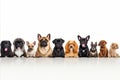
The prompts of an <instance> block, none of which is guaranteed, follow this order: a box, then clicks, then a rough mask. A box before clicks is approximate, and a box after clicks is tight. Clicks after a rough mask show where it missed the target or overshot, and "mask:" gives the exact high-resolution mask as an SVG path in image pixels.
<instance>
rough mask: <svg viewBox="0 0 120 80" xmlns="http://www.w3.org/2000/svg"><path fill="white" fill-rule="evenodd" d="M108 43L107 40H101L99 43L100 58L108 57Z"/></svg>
mask: <svg viewBox="0 0 120 80" xmlns="http://www.w3.org/2000/svg"><path fill="white" fill-rule="evenodd" d="M106 44H107V42H106V41H105V40H101V41H100V42H99V44H98V45H99V46H100V52H99V57H108V49H107V47H106Z"/></svg>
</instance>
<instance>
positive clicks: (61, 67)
mask: <svg viewBox="0 0 120 80" xmlns="http://www.w3.org/2000/svg"><path fill="white" fill-rule="evenodd" d="M0 15H1V16H0V24H1V25H0V41H2V40H10V41H11V42H13V40H14V39H15V38H17V37H21V38H23V39H24V40H25V41H27V40H28V41H37V34H38V33H40V34H41V35H43V36H46V35H47V34H48V33H51V46H52V47H53V46H54V45H53V44H52V40H53V39H55V38H63V39H65V43H66V42H67V41H68V40H76V41H77V43H79V42H78V40H77V35H78V34H79V35H81V36H82V37H86V36H87V35H90V41H89V44H88V45H90V42H91V41H94V42H95V41H97V42H99V41H100V40H102V39H105V40H106V41H107V42H108V44H107V47H108V48H109V46H110V44H111V43H112V42H116V43H118V44H120V36H119V34H120V29H119V27H120V1H119V0H99V1H98V0H59V1H58V0H1V3H0ZM64 45H65V44H64ZM12 47H13V46H12ZM36 47H37V46H36ZM26 49H27V48H26ZM98 50H99V47H98ZM118 52H120V50H118ZM0 61H1V64H0V80H8V79H9V80H16V79H17V80H26V79H27V80H33V79H34V80H40V79H43V80H49V79H50V80H51V79H53V80H56V79H57V80H68V79H69V80H73V79H75V80H80V79H83V80H87V79H93V80H96V79H97V80H103V79H109V80H110V79H111V80H117V79H118V80H119V79H120V77H119V75H120V59H100V60H98V59H86V58H84V59H44V58H43V59H6V58H5V59H0ZM91 62H92V63H91ZM11 76H12V77H11ZM13 76H14V77H13Z"/></svg>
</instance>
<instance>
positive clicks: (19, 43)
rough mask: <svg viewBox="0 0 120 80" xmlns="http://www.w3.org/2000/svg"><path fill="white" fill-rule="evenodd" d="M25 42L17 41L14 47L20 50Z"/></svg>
mask: <svg viewBox="0 0 120 80" xmlns="http://www.w3.org/2000/svg"><path fill="white" fill-rule="evenodd" d="M24 44H25V42H24V41H23V40H21V39H18V40H16V41H15V42H14V46H15V48H16V49H18V48H20V49H22V48H23V47H24Z"/></svg>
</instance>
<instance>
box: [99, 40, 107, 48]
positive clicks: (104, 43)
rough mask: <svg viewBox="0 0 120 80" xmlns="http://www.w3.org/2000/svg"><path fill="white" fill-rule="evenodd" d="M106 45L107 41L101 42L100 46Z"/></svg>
mask: <svg viewBox="0 0 120 80" xmlns="http://www.w3.org/2000/svg"><path fill="white" fill-rule="evenodd" d="M106 44H107V42H106V41H105V40H101V41H100V42H99V44H98V45H99V46H101V47H104V46H105V45H106Z"/></svg>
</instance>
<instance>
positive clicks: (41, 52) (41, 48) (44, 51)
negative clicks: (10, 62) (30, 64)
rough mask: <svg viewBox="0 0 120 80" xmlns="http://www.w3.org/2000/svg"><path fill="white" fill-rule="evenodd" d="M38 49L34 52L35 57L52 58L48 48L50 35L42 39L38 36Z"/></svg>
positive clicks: (50, 50) (49, 47) (50, 49)
mask: <svg viewBox="0 0 120 80" xmlns="http://www.w3.org/2000/svg"><path fill="white" fill-rule="evenodd" d="M37 37H38V48H37V52H36V55H35V56H36V57H51V56H52V48H51V46H50V37H51V36H50V34H48V35H47V36H46V37H42V36H41V35H40V34H38V36H37Z"/></svg>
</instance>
